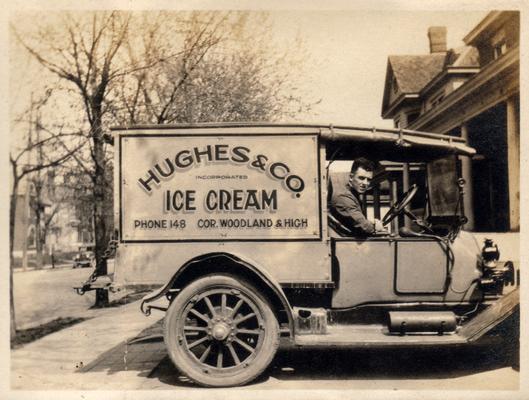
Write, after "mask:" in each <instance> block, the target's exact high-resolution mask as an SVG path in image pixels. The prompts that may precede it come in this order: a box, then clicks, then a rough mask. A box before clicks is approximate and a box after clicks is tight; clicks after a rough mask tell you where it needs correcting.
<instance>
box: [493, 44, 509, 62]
mask: <svg viewBox="0 0 529 400" xmlns="http://www.w3.org/2000/svg"><path fill="white" fill-rule="evenodd" d="M506 52H507V42H506V41H505V40H502V41H501V42H498V43H496V44H495V45H494V59H495V60H497V59H498V58H500V57H501V56H502V55H504V54H505V53H506Z"/></svg>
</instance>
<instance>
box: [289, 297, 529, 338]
mask: <svg viewBox="0 0 529 400" xmlns="http://www.w3.org/2000/svg"><path fill="white" fill-rule="evenodd" d="M519 304H520V290H519V288H516V289H514V290H513V291H511V292H510V293H508V294H506V295H505V296H503V297H502V298H501V299H499V300H497V301H496V302H495V303H494V304H492V305H491V306H490V307H488V308H487V309H486V310H484V311H482V312H481V313H480V314H479V315H477V316H475V317H474V318H472V319H471V320H470V321H468V322H467V323H466V324H463V326H461V327H460V328H459V329H458V330H457V331H456V332H455V333H450V334H442V335H440V334H437V335H436V334H432V333H429V334H426V333H415V334H414V333H406V334H405V335H399V334H394V333H393V334H392V333H390V332H389V330H388V327H387V326H386V325H382V324H379V325H361V324H357V325H327V333H324V334H309V335H306V334H305V335H304V334H297V335H296V336H295V338H294V344H295V345H297V346H303V347H305V346H307V347H309V346H310V347H386V346H388V347H392V346H439V345H461V344H466V343H471V342H475V341H476V340H478V339H479V338H481V337H482V336H484V335H485V334H486V333H487V332H489V331H490V330H491V329H493V328H494V327H495V326H497V325H499V324H501V323H502V322H503V321H505V320H506V319H507V318H508V317H509V316H511V315H512V314H514V313H515V312H516V310H517V309H519Z"/></svg>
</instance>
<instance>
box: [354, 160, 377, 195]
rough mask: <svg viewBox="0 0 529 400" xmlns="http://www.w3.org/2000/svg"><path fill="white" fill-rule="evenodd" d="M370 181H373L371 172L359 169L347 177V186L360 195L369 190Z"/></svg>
mask: <svg viewBox="0 0 529 400" xmlns="http://www.w3.org/2000/svg"><path fill="white" fill-rule="evenodd" d="M371 179H373V171H366V170H365V169H363V168H362V167H360V168H358V169H357V170H356V171H355V172H354V173H353V174H351V175H350V176H349V184H350V185H351V187H352V188H353V189H354V190H355V191H356V192H358V193H360V194H362V193H365V192H366V190H367V189H369V185H370V184H371Z"/></svg>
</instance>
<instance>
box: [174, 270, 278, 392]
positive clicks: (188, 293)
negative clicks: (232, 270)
mask: <svg viewBox="0 0 529 400" xmlns="http://www.w3.org/2000/svg"><path fill="white" fill-rule="evenodd" d="M223 286H226V287H229V288H234V289H237V290H240V291H241V293H244V295H245V296H247V297H248V298H249V299H250V300H252V301H253V303H254V304H255V306H256V307H257V308H258V309H259V311H260V312H261V317H262V319H263V322H264V330H265V336H264V341H263V345H262V347H261V349H260V351H259V352H258V354H257V355H256V357H255V359H253V360H252V363H251V364H249V365H248V366H247V367H246V368H243V369H242V370H240V371H239V372H238V373H236V374H233V375H226V374H222V375H217V376H215V375H213V374H210V373H204V372H203V371H202V370H201V369H200V368H198V366H197V365H196V364H194V363H193V361H192V360H190V359H189V356H188V354H187V351H186V350H185V349H183V347H182V346H179V345H178V338H177V336H178V334H177V329H176V325H177V322H178V318H179V317H180V315H181V314H182V311H183V310H184V308H185V307H186V305H187V304H188V302H189V300H190V299H192V298H193V297H194V296H196V295H198V294H200V293H202V292H204V291H206V290H208V289H211V288H219V287H223ZM164 341H165V346H166V347H167V351H168V353H169V356H170V357H171V360H172V361H173V363H174V365H175V366H176V368H177V369H178V370H179V371H180V372H181V373H182V374H183V375H185V376H187V377H188V378H189V379H191V380H192V381H194V382H195V383H197V384H199V385H201V386H206V387H230V386H240V385H244V384H246V383H248V382H250V381H252V380H254V379H255V378H257V377H258V376H259V375H260V374H261V373H262V372H263V371H264V370H265V369H266V368H267V367H268V365H269V364H270V363H271V362H272V360H273V358H274V356H275V354H276V351H277V348H278V347H279V325H278V322H277V319H276V317H275V315H274V313H273V311H272V309H271V307H270V304H269V303H268V301H267V300H266V298H265V297H264V296H263V295H262V294H261V293H260V292H259V290H258V289H256V288H255V287H254V286H253V285H252V284H251V283H249V282H247V281H245V280H242V279H239V278H238V277H235V276H232V275H228V274H222V275H219V274H215V275H207V276H204V277H201V278H199V279H197V280H195V281H193V282H192V283H191V284H189V285H188V286H186V287H185V288H184V289H182V291H181V292H180V293H179V294H178V295H177V296H176V298H175V299H174V301H173V302H172V303H171V305H170V306H169V309H168V310H167V313H166V316H165V324H164Z"/></svg>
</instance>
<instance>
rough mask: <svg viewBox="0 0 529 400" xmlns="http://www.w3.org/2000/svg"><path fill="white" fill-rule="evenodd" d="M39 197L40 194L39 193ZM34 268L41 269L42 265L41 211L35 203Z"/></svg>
mask: <svg viewBox="0 0 529 400" xmlns="http://www.w3.org/2000/svg"><path fill="white" fill-rule="evenodd" d="M39 197H40V195H39ZM37 201H40V199H37ZM35 211H36V212H35V250H36V254H35V268H36V269H41V268H42V267H43V263H42V242H43V240H42V238H43V235H42V226H41V223H40V220H41V216H42V211H41V209H40V204H37V207H36V210H35Z"/></svg>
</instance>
